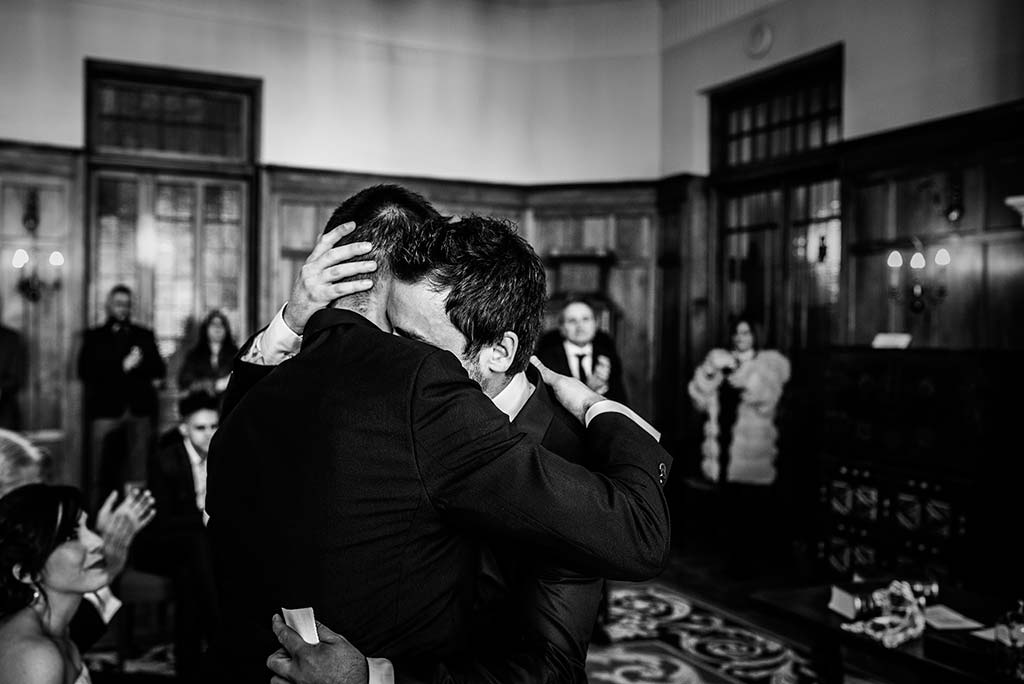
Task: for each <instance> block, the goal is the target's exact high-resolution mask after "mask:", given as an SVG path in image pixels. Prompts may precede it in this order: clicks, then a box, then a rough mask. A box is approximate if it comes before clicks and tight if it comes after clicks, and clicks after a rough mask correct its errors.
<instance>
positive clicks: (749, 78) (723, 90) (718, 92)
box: [701, 42, 844, 97]
mask: <svg viewBox="0 0 1024 684" xmlns="http://www.w3.org/2000/svg"><path fill="white" fill-rule="evenodd" d="M843 53H844V49H843V43H842V42H839V43H834V44H832V45H829V46H828V47H825V48H822V49H821V50H817V51H815V52H812V53H811V54H809V55H804V56H803V57H797V58H796V59H791V60H789V61H787V62H783V63H782V64H776V65H775V66H773V67H769V68H767V69H762V70H761V71H757V72H755V73H753V74H747V75H745V76H742V77H741V78H737V79H735V80H732V81H727V82H725V83H721V84H719V85H716V86H712V87H711V88H707V89H705V90H704V91H702V93H701V94H702V95H708V96H710V97H719V96H726V97H729V96H732V95H735V94H736V92H737V91H742V90H746V89H747V88H749V87H751V86H753V85H758V86H759V85H761V84H762V83H767V82H768V81H775V80H788V79H789V77H790V76H791V75H792V73H793V71H797V70H799V71H804V70H807V69H817V68H819V67H825V66H826V65H829V64H830V63H831V62H833V61H834V60H838V61H839V62H840V64H842V62H843V57H844V54H843Z"/></svg>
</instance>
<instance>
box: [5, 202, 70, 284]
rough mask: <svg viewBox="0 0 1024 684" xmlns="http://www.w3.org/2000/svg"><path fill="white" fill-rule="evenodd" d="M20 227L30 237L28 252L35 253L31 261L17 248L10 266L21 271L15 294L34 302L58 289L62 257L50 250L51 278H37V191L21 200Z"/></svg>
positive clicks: (30, 257) (30, 256)
mask: <svg viewBox="0 0 1024 684" xmlns="http://www.w3.org/2000/svg"><path fill="white" fill-rule="evenodd" d="M21 225H22V227H24V228H25V230H26V231H27V232H28V234H29V235H31V236H32V253H33V254H35V258H33V256H32V255H30V254H29V252H28V251H27V250H25V249H17V250H15V251H14V256H13V257H12V258H11V266H13V267H14V268H16V269H18V270H20V271H21V272H22V273H21V276H20V277H19V278H18V283H17V290H18V293H19V294H20V295H21V296H22V297H24V298H25V299H27V300H28V301H30V302H38V301H39V300H40V299H42V298H43V296H44V295H46V294H48V293H51V292H56V291H57V290H59V289H60V288H61V281H60V272H61V269H62V268H63V267H64V255H63V254H62V253H61V252H60V251H59V250H53V251H51V252H50V255H49V258H48V259H47V260H46V261H47V263H48V264H49V268H48V269H47V270H48V271H50V276H51V277H50V278H49V280H46V279H44V278H42V277H41V276H40V275H39V272H40V267H39V262H40V261H41V259H40V255H41V254H42V252H40V251H39V248H38V245H37V244H36V237H37V235H36V231H37V230H38V228H39V192H38V191H37V190H36V189H35V188H32V189H31V190H29V191H28V195H27V196H26V198H25V211H24V212H23V213H22V216H21Z"/></svg>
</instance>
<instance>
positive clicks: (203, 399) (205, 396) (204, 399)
mask: <svg viewBox="0 0 1024 684" xmlns="http://www.w3.org/2000/svg"><path fill="white" fill-rule="evenodd" d="M203 410H206V411H217V412H220V402H219V401H218V399H217V397H215V396H214V395H212V394H210V393H209V392H207V391H205V390H195V391H194V392H189V393H188V394H186V395H185V396H183V397H182V398H181V399H179V400H178V416H179V417H180V418H181V419H182V420H188V418H189V416H191V415H192V414H193V413H196V412H198V411H203Z"/></svg>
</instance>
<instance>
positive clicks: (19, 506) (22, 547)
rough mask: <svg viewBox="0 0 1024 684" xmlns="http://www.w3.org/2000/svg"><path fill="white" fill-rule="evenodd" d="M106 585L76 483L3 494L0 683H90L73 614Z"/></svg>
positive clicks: (99, 547) (99, 546)
mask: <svg viewBox="0 0 1024 684" xmlns="http://www.w3.org/2000/svg"><path fill="white" fill-rule="evenodd" d="M109 583H110V571H109V569H108V568H107V562H106V558H105V557H104V555H103V539H102V538H101V537H100V536H99V535H98V534H96V533H95V532H93V531H92V530H90V529H89V528H88V526H87V525H86V513H85V510H84V509H83V508H82V496H81V493H80V492H79V491H78V490H77V489H75V488H73V487H61V486H52V485H44V484H31V485H25V486H23V487H19V488H18V489H16V490H14V491H13V492H11V493H9V494H7V495H6V496H4V497H3V498H2V499H0V684H14V683H15V682H16V683H17V684H51V683H54V684H56V683H57V682H74V684H87V683H88V682H89V681H90V680H89V671H88V669H86V667H85V665H84V664H83V662H82V657H81V655H80V654H79V651H78V648H77V647H76V646H75V644H74V642H73V641H72V640H71V635H70V625H71V618H72V617H73V616H74V615H75V612H76V611H77V610H78V607H79V605H80V604H81V602H82V597H83V596H84V595H85V594H86V593H89V592H95V591H97V590H99V589H101V588H103V587H105V586H107V584H109Z"/></svg>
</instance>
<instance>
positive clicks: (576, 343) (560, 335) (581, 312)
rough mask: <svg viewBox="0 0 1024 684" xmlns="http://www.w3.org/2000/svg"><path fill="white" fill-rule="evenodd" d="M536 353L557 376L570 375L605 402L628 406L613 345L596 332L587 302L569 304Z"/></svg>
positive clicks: (616, 353) (620, 364)
mask: <svg viewBox="0 0 1024 684" xmlns="http://www.w3.org/2000/svg"><path fill="white" fill-rule="evenodd" d="M536 353H537V358H539V359H540V360H541V361H542V362H543V363H544V365H545V366H547V367H548V368H550V369H551V370H553V371H555V372H556V373H561V374H562V375H571V376H572V377H574V378H576V379H578V380H580V381H582V382H584V383H585V384H586V385H587V386H588V387H590V389H592V390H594V391H595V392H597V393H598V394H600V395H602V396H603V397H606V398H607V399H611V400H613V401H619V402H622V403H624V404H625V403H628V402H627V399H626V387H625V384H624V383H623V380H622V362H621V360H620V359H619V354H618V352H617V351H616V350H615V341H614V340H613V339H612V338H611V336H610V335H609V334H608V333H606V332H604V331H603V330H599V329H598V327H597V315H596V313H595V312H594V307H593V306H592V305H591V304H590V302H588V301H586V300H584V299H580V298H573V299H570V300H568V301H567V302H566V303H565V305H564V306H563V307H562V312H561V314H560V315H559V319H558V328H557V329H556V330H551V331H549V332H547V333H545V334H544V336H543V337H541V339H540V340H539V341H538V342H537V352H536Z"/></svg>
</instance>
